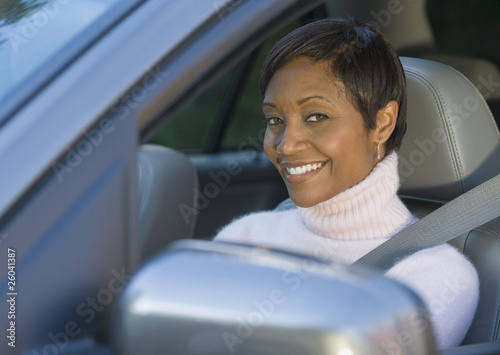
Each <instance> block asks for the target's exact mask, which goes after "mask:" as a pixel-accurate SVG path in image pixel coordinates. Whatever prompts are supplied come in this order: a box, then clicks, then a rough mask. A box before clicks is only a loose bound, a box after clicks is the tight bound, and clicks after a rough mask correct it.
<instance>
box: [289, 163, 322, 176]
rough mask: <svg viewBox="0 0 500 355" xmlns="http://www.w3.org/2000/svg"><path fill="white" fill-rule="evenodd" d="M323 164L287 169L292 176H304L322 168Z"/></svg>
mask: <svg viewBox="0 0 500 355" xmlns="http://www.w3.org/2000/svg"><path fill="white" fill-rule="evenodd" d="M322 166H323V164H321V163H320V164H312V165H311V164H307V165H303V166H297V167H295V168H286V171H287V172H288V174H290V175H299V174H304V173H306V172H309V171H312V170H317V169H319V168H321V167H322Z"/></svg>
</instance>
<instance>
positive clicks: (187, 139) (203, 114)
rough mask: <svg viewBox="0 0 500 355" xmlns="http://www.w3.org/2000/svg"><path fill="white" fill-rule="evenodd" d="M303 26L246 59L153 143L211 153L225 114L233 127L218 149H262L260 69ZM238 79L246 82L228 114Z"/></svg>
mask: <svg viewBox="0 0 500 355" xmlns="http://www.w3.org/2000/svg"><path fill="white" fill-rule="evenodd" d="M299 24H300V21H299V20H296V21H293V22H292V23H290V24H289V25H287V26H286V27H284V28H283V29H282V30H280V31H278V32H277V33H275V34H274V35H272V36H271V37H269V38H268V39H267V40H266V41H265V42H264V43H263V45H261V46H260V47H259V48H258V49H257V50H256V52H254V54H252V55H250V57H249V58H250V59H249V58H246V59H244V60H243V61H242V63H240V64H239V65H237V66H236V67H235V68H234V69H232V70H230V71H229V72H228V73H226V74H225V75H224V76H223V77H222V78H220V79H219V80H218V81H216V82H215V83H214V84H212V85H211V86H210V87H208V88H207V89H206V90H205V91H204V92H203V94H201V95H199V96H198V97H197V98H195V99H194V100H193V101H191V102H190V103H189V104H188V105H187V106H186V107H184V109H183V110H181V111H180V112H179V113H177V114H176V115H175V116H174V117H173V118H172V119H171V120H170V121H169V122H168V123H166V124H165V125H164V126H163V127H162V129H161V130H159V131H158V132H157V134H156V135H155V136H154V137H153V138H152V139H151V140H150V143H153V144H160V145H164V146H168V147H170V148H173V149H176V150H179V151H182V152H184V153H202V152H208V151H209V150H211V149H209V148H208V147H209V145H210V142H211V139H213V137H214V136H216V135H217V134H218V132H217V131H216V130H217V127H216V125H215V123H216V121H217V120H222V119H224V117H221V115H223V114H224V113H228V114H230V116H231V117H230V120H229V125H228V127H227V129H225V131H224V132H223V135H222V141H221V142H220V144H217V148H216V150H219V148H220V149H224V150H233V149H237V148H238V146H239V145H240V144H241V143H242V142H247V141H250V142H251V144H252V146H254V148H257V149H259V148H260V147H261V146H262V138H263V132H264V130H265V125H264V116H263V114H262V108H261V106H262V96H261V94H260V89H259V76H260V69H261V67H262V63H263V62H264V59H265V57H266V56H267V53H268V52H269V50H270V49H271V48H272V46H273V45H274V44H275V43H276V41H278V39H279V38H281V37H283V35H284V34H286V33H288V32H290V31H291V30H293V29H294V28H297V27H298V26H299ZM245 62H247V63H248V68H246V69H244V70H245V74H244V75H243V76H241V78H238V77H237V76H238V73H239V72H240V71H239V70H237V69H236V68H237V67H239V69H241V67H242V65H243V66H244V65H245V64H244V63H245ZM235 80H243V85H242V89H241V91H240V92H238V93H236V103H235V105H234V107H233V108H232V110H231V112H227V111H225V110H224V109H225V108H224V107H223V105H224V104H225V99H226V97H227V96H228V95H230V94H231V92H230V91H231V89H232V88H233V85H232V83H234V81H235Z"/></svg>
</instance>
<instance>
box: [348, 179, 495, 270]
mask: <svg viewBox="0 0 500 355" xmlns="http://www.w3.org/2000/svg"><path fill="white" fill-rule="evenodd" d="M499 216H500V175H498V176H495V177H494V178H492V179H490V180H488V181H486V182H484V183H482V184H481V185H479V186H477V187H475V188H473V189H472V190H470V191H467V192H466V193H464V194H462V195H460V196H458V197H457V198H455V199H453V200H451V201H450V202H448V203H447V204H445V205H443V206H441V207H440V208H438V209H437V210H435V211H434V212H432V213H430V214H428V215H427V216H425V217H424V218H422V219H421V220H419V221H417V222H416V223H414V224H413V225H411V226H410V227H408V228H406V229H404V230H403V231H401V232H400V233H398V234H396V235H395V236H393V237H392V238H391V239H389V240H387V241H386V242H384V243H383V244H381V245H380V246H379V247H377V248H375V249H373V250H372V251H371V252H369V253H368V254H366V255H365V256H363V257H362V258H361V259H359V260H358V261H356V262H355V263H354V264H362V265H365V266H370V267H375V268H378V269H380V270H384V271H387V270H389V269H390V268H391V267H392V266H393V265H394V264H396V262H397V261H398V260H401V259H403V258H404V257H406V256H408V255H411V254H413V253H415V252H417V251H419V250H422V249H425V248H430V247H433V246H436V245H439V244H443V243H446V242H447V241H449V240H451V239H453V238H455V237H458V236H459V235H461V234H463V233H466V232H468V231H469V230H471V229H474V228H477V227H479V226H481V225H483V224H484V223H486V222H489V221H491V220H492V219H495V218H497V217H499Z"/></svg>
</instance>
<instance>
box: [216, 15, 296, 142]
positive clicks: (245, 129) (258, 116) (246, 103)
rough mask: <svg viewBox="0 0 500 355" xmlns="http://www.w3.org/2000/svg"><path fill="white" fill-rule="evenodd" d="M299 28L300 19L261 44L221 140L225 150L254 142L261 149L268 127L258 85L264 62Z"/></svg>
mask: <svg viewBox="0 0 500 355" xmlns="http://www.w3.org/2000/svg"><path fill="white" fill-rule="evenodd" d="M297 27H299V21H298V20H297V21H294V22H292V23H290V24H289V25H288V26H286V27H285V28H283V29H281V30H280V31H278V32H277V33H275V34H274V35H273V36H271V37H270V38H269V39H268V40H266V42H264V44H263V45H262V46H261V47H260V49H259V52H258V55H257V58H256V60H255V61H254V62H253V64H252V68H251V70H250V72H249V73H248V76H247V78H246V82H245V85H244V87H243V90H242V91H241V94H240V95H239V96H238V101H237V104H236V107H235V109H234V112H233V114H232V118H231V121H230V123H229V126H228V128H227V131H226V132H225V134H224V137H223V139H222V145H221V147H222V149H224V150H234V149H238V147H240V146H241V145H243V144H244V145H245V146H247V145H251V146H252V147H253V148H256V149H261V148H262V143H263V138H264V132H265V130H266V125H265V121H264V114H263V113H262V95H261V93H260V86H259V79H260V71H261V68H262V64H263V63H264V60H265V59H266V57H267V55H268V53H269V51H270V50H271V48H272V47H273V46H274V44H275V43H276V42H277V41H278V40H279V39H280V38H282V37H283V36H284V35H285V34H287V33H289V32H291V31H292V30H294V29H295V28H297Z"/></svg>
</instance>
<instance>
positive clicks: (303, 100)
mask: <svg viewBox="0 0 500 355" xmlns="http://www.w3.org/2000/svg"><path fill="white" fill-rule="evenodd" d="M313 99H320V100H324V101H326V102H328V103H330V104H332V105H333V102H331V101H330V100H328V99H327V98H326V97H324V96H321V95H314V96H308V97H304V98H303V99H300V100H298V101H297V105H299V106H300V105H303V104H305V103H306V102H307V101H309V100H313Z"/></svg>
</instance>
